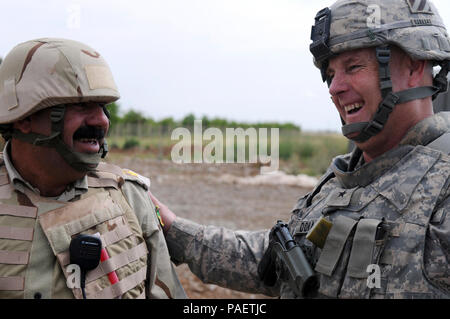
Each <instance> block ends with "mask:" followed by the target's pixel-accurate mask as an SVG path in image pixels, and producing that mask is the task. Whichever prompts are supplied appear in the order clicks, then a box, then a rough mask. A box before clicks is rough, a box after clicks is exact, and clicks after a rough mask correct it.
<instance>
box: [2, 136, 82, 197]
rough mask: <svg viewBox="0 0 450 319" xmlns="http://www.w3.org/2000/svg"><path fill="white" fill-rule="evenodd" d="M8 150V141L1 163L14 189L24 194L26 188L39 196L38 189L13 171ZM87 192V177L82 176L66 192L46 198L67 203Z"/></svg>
mask: <svg viewBox="0 0 450 319" xmlns="http://www.w3.org/2000/svg"><path fill="white" fill-rule="evenodd" d="M10 149H11V148H10V141H8V142H6V144H5V147H4V149H3V161H4V163H5V167H6V171H7V173H8V176H9V178H10V180H11V182H12V184H13V186H14V188H15V189H16V190H18V191H20V192H22V193H23V192H24V189H25V188H28V189H30V190H31V191H33V192H34V193H36V194H37V195H39V196H40V191H39V189H37V188H35V187H33V186H32V185H31V184H30V183H29V182H27V181H26V180H25V179H24V178H23V177H22V176H21V175H20V174H19V172H18V171H17V170H16V169H15V167H14V165H13V164H12V161H11V158H10V156H9V152H10ZM87 191H88V183H87V177H86V176H84V177H83V178H81V179H79V180H77V181H75V182H74V183H72V184H70V185H68V186H67V188H66V190H65V191H64V192H63V193H62V194H60V195H59V196H56V197H47V198H49V199H54V200H58V201H63V202H68V201H70V200H72V199H74V198H75V197H76V196H79V195H82V194H84V193H86V192H87Z"/></svg>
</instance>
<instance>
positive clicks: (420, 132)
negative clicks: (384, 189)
mask: <svg viewBox="0 0 450 319" xmlns="http://www.w3.org/2000/svg"><path fill="white" fill-rule="evenodd" d="M449 130H450V112H441V113H438V114H435V115H433V116H431V117H428V118H426V119H424V120H422V121H421V122H419V123H417V124H416V125H415V126H413V127H412V128H411V129H410V130H409V131H408V132H407V133H406V134H405V136H404V137H403V139H402V140H401V142H400V143H399V145H398V146H397V147H395V148H393V149H391V150H389V151H388V152H386V153H384V154H382V155H380V156H379V157H377V158H375V159H373V160H372V161H371V162H370V163H364V161H363V159H362V155H361V154H359V153H358V152H357V151H356V150H355V151H353V153H352V154H347V155H343V156H338V157H336V158H335V159H334V160H333V162H332V164H331V169H332V170H333V172H334V173H335V175H336V178H337V179H338V180H339V181H340V183H341V184H342V186H343V187H345V188H353V187H357V186H360V187H364V186H367V185H368V184H370V183H372V182H373V181H374V180H375V179H376V178H377V177H379V176H381V175H383V174H384V173H386V172H387V171H388V170H389V169H391V168H392V167H393V166H394V165H395V164H396V163H397V162H399V161H400V160H401V159H402V158H403V157H404V156H405V155H406V154H408V153H409V152H411V151H412V150H413V149H414V148H415V146H418V145H427V144H429V143H431V142H432V141H434V140H435V139H436V138H438V137H439V136H441V135H442V134H444V133H446V132H448V131H449ZM358 157H359V158H358ZM351 161H353V162H355V161H357V162H358V164H357V165H356V167H355V168H354V169H353V170H349V169H348V167H349V163H350V162H351Z"/></svg>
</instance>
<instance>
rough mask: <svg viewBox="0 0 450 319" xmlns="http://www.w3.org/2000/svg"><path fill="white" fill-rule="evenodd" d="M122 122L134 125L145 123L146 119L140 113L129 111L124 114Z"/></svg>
mask: <svg viewBox="0 0 450 319" xmlns="http://www.w3.org/2000/svg"><path fill="white" fill-rule="evenodd" d="M122 121H123V122H124V123H134V124H136V123H145V122H146V118H145V116H144V115H143V114H142V113H141V112H139V111H135V110H133V109H131V110H129V111H128V112H127V113H125V115H124V116H123V118H122Z"/></svg>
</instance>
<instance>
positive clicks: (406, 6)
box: [310, 0, 450, 142]
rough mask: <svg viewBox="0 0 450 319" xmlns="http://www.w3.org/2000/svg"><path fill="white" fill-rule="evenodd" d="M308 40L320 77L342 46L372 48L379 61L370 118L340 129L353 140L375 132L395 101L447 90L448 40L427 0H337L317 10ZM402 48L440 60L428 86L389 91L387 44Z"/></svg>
mask: <svg viewBox="0 0 450 319" xmlns="http://www.w3.org/2000/svg"><path fill="white" fill-rule="evenodd" d="M311 40H312V41H313V42H312V43H311V45H310V50H311V53H312V54H313V56H314V64H315V65H316V66H317V67H318V68H319V69H320V70H321V73H322V79H323V81H326V80H327V77H326V69H327V67H328V61H329V59H330V58H331V57H333V56H335V55H338V54H339V53H342V52H344V51H348V50H354V49H360V48H368V47H374V48H375V50H376V56H377V60H378V64H379V81H380V90H381V96H382V102H381V103H380V105H379V108H378V111H377V113H376V114H375V115H374V117H373V118H372V120H371V121H370V122H361V123H353V124H349V125H345V123H344V122H343V126H342V133H343V134H344V135H345V136H347V137H348V136H349V135H350V134H352V133H355V132H359V134H358V135H357V136H356V137H355V138H352V139H353V140H355V141H356V142H364V141H366V140H368V139H369V138H370V137H372V136H374V135H376V134H378V133H379V132H380V131H381V130H382V129H383V127H384V125H385V124H386V122H387V120H388V117H389V114H390V113H391V112H392V110H393V108H394V107H395V105H397V104H400V103H405V102H408V101H410V100H414V99H421V98H424V97H428V96H433V98H435V97H436V96H437V94H438V93H440V92H445V91H446V90H447V78H446V77H447V73H448V71H449V67H450V66H449V61H450V39H449V36H448V34H447V30H446V28H445V25H444V23H443V22H442V19H441V17H440V15H439V13H438V11H437V10H436V7H435V6H434V5H433V4H432V3H431V1H429V0H358V1H356V0H338V1H337V2H335V3H334V4H333V5H332V6H331V7H329V8H325V9H322V10H320V11H319V12H318V13H317V15H316V17H315V25H314V26H313V27H312V30H311ZM393 45H395V46H397V47H399V48H400V49H402V50H404V51H405V52H406V53H407V54H409V55H410V56H411V57H412V58H414V59H418V60H429V61H432V62H433V64H434V65H439V66H440V67H441V71H440V72H439V73H438V74H437V75H436V76H435V78H434V83H433V86H430V87H417V88H412V89H408V90H404V91H401V92H395V93H393V92H392V82H391V78H390V71H389V60H390V56H391V50H390V47H391V46H393Z"/></svg>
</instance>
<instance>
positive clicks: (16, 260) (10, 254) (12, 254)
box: [0, 250, 30, 265]
mask: <svg viewBox="0 0 450 319" xmlns="http://www.w3.org/2000/svg"><path fill="white" fill-rule="evenodd" d="M29 260H30V253H29V252H27V251H8V250H0V264H7V265H27V264H28V261H29Z"/></svg>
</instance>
